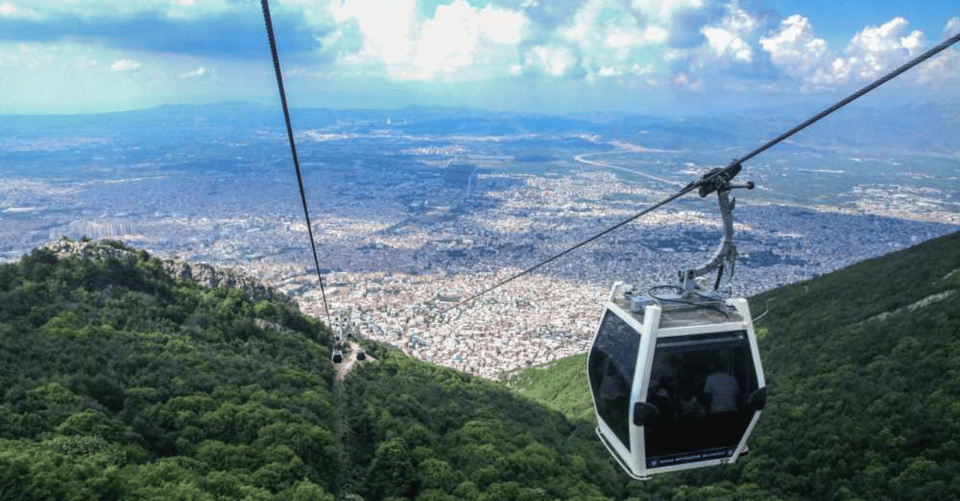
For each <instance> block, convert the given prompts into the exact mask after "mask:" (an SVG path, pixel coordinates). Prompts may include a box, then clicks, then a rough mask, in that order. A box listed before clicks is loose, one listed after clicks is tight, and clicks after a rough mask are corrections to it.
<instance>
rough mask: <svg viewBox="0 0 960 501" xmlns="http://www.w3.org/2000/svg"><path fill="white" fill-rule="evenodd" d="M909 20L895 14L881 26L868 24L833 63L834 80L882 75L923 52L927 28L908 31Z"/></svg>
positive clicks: (862, 78) (865, 78) (841, 81)
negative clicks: (924, 34)
mask: <svg viewBox="0 0 960 501" xmlns="http://www.w3.org/2000/svg"><path fill="white" fill-rule="evenodd" d="M908 24H909V23H908V22H907V20H906V19H904V18H902V17H895V18H893V19H892V20H890V21H888V22H887V23H885V24H882V25H880V26H877V27H874V26H867V27H866V28H864V29H863V30H861V31H860V32H859V33H857V34H856V36H854V37H853V40H851V41H850V44H848V45H847V47H846V49H844V55H845V56H846V57H840V58H837V59H835V60H834V61H833V63H832V65H831V70H832V74H831V75H829V77H832V79H833V81H834V82H836V83H844V82H847V81H850V80H869V79H873V78H877V77H879V76H881V75H882V74H883V73H884V72H886V71H889V70H891V69H893V68H895V67H896V66H898V65H900V64H901V63H904V62H906V61H907V60H908V59H909V58H911V57H913V56H915V55H917V54H919V53H920V50H921V48H922V47H923V46H925V45H926V40H925V38H924V36H923V32H921V31H920V30H914V31H912V32H909V33H908V32H907V26H908Z"/></svg>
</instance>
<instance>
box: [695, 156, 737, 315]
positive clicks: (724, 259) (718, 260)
mask: <svg viewBox="0 0 960 501" xmlns="http://www.w3.org/2000/svg"><path fill="white" fill-rule="evenodd" d="M741 169H743V166H742V165H741V164H740V161H739V160H734V161H733V162H731V163H730V165H728V166H726V167H723V168H719V167H718V168H716V169H713V170H711V171H709V172H707V173H706V174H704V175H703V176H702V177H701V178H700V179H699V180H697V181H695V182H693V183H691V185H690V188H691V190H692V189H693V188H697V189H698V192H699V194H700V197H702V198H705V197H707V196H708V195H709V194H711V193H713V192H716V193H717V199H718V201H719V203H720V217H721V219H722V221H723V237H722V238H721V240H720V245H719V246H718V247H717V250H716V251H714V253H713V256H712V257H711V258H710V259H709V260H707V262H705V263H704V264H702V265H700V266H699V267H698V268H687V269H684V270H680V271H679V272H678V276H679V279H680V294H681V296H683V297H688V298H689V297H691V296H695V295H703V294H705V293H708V291H707V290H706V289H705V288H704V287H703V286H702V285H700V284H698V283H697V279H698V278H700V277H703V276H706V275H707V274H709V273H712V272H714V271H716V272H717V279H716V283H715V284H714V287H713V289H714V290H717V289H719V288H720V281H721V278H723V272H724V268H729V273H728V274H727V279H728V280H730V279H732V278H733V271H734V267H735V265H736V261H737V247H736V245H735V244H734V243H733V209H734V207H736V204H737V201H736V199H735V198H730V191H731V190H734V189H738V188H746V189H748V190H752V189H753V188H754V184H753V181H748V182H747V184H744V185H734V184H732V183H731V181H733V178H734V177H736V175H737V174H739V173H740V170H741Z"/></svg>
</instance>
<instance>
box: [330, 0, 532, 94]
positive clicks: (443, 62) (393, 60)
mask: <svg viewBox="0 0 960 501" xmlns="http://www.w3.org/2000/svg"><path fill="white" fill-rule="evenodd" d="M417 8H418V2H416V1H415V0H400V1H394V0H386V1H384V0H345V1H344V2H343V3H341V4H336V5H334V7H333V10H332V12H333V14H334V19H335V20H337V21H338V22H340V23H345V22H350V21H355V22H356V23H357V25H358V26H359V30H360V32H361V33H362V36H363V39H364V42H363V48H362V49H361V51H360V52H359V53H358V54H357V55H356V56H355V57H349V58H348V59H347V61H349V62H357V63H362V64H367V65H370V64H374V65H377V64H380V65H382V66H383V67H384V68H385V69H386V72H387V75H388V76H389V77H390V78H392V79H396V80H425V81H429V80H449V79H471V78H476V77H478V76H490V75H491V74H493V75H497V74H499V75H505V74H508V73H510V72H511V68H510V66H511V65H512V64H515V63H516V62H517V58H518V55H517V48H516V46H517V44H519V43H520V42H521V41H523V39H524V36H525V30H526V29H527V25H528V20H527V18H526V17H525V16H524V15H523V14H522V13H521V12H519V11H514V10H510V9H504V8H500V7H495V6H493V5H492V4H488V5H486V6H485V7H483V8H476V7H473V6H471V5H470V4H469V3H467V2H466V1H464V0H453V1H452V2H451V3H449V4H441V5H439V6H438V7H437V8H436V10H435V11H434V12H433V13H432V16H430V17H428V18H426V19H422V20H421V19H419V18H418V11H417Z"/></svg>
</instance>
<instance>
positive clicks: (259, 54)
mask: <svg viewBox="0 0 960 501" xmlns="http://www.w3.org/2000/svg"><path fill="white" fill-rule="evenodd" d="M271 10H272V12H273V16H274V23H275V28H276V33H277V37H278V43H279V46H280V50H281V59H282V64H283V68H284V77H285V79H286V83H287V85H288V98H289V99H290V101H291V105H292V106H294V107H306V106H319V107H331V108H398V107H404V106H410V105H441V106H468V107H477V108H486V109H495V110H517V111H538V112H543V113H568V112H584V111H609V110H617V111H629V112H638V113H652V114H657V113H672V112H680V113H685V112H704V111H706V112H709V111H711V110H729V109H737V108H740V107H743V106H766V105H776V104H778V103H795V102H812V103H829V101H830V100H832V99H834V98H836V97H837V96H840V95H843V94H846V93H849V92H851V91H852V90H855V89H856V88H858V87H860V86H862V85H863V84H865V83H867V82H869V81H871V80H872V79H874V78H876V77H877V76H879V75H882V74H883V73H884V72H886V71H888V70H890V69H892V68H894V67H896V66H897V65H899V64H901V63H902V62H904V61H906V60H907V59H909V58H910V57H911V56H914V55H916V54H918V53H920V52H922V51H924V50H925V49H927V48H929V47H931V46H933V45H936V44H937V43H939V42H940V41H941V40H943V39H944V38H946V37H947V36H950V35H953V34H956V33H958V32H960V4H958V3H957V2H956V0H944V1H924V0H913V1H893V0H891V1H886V2H883V1H871V2H864V1H862V0H860V1H852V0H832V1H830V2H819V1H815V2H811V1H809V0H806V1H800V0H769V1H762V0H735V1H727V0H720V1H714V0H576V1H568V0H273V1H272V2H271ZM0 89H2V90H3V91H2V92H0V113H77V112H104V111H116V110H127V109H136V108H147V107H152V106H157V105H161V104H180V103H208V102H221V101H250V102H260V103H266V104H273V103H275V102H276V101H277V97H276V92H277V91H276V88H275V81H274V80H273V74H272V63H271V60H270V55H269V52H268V48H267V43H266V35H265V32H264V29H263V19H262V13H261V10H260V2H259V1H258V0H130V1H122V2H120V1H116V0H0ZM878 94H879V95H878V96H876V97H874V96H871V99H874V100H875V101H874V102H875V103H882V102H884V101H895V100H900V101H903V100H914V101H930V100H940V99H950V100H956V99H960V51H958V49H957V48H952V49H950V50H949V51H948V52H947V53H945V54H943V55H942V56H940V57H938V58H936V59H935V60H931V61H928V62H927V63H926V64H924V65H923V66H922V67H920V68H917V69H915V70H913V71H912V72H910V73H908V74H906V75H904V76H903V77H901V78H900V79H898V80H897V81H896V82H894V84H893V85H892V86H891V87H890V88H889V89H886V88H885V89H882V91H879V92H878Z"/></svg>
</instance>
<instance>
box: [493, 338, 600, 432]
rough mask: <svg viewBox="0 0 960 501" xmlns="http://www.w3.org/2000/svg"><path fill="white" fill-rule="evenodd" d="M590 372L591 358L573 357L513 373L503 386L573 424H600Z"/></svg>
mask: <svg viewBox="0 0 960 501" xmlns="http://www.w3.org/2000/svg"><path fill="white" fill-rule="evenodd" d="M586 369H587V355H586V354H582V355H573V356H570V357H566V358H562V359H559V360H554V361H552V362H547V363H545V364H540V365H536V366H533V367H527V368H524V369H521V370H519V371H516V372H511V373H510V374H507V375H506V377H505V378H504V379H503V384H505V385H506V386H507V387H508V388H510V389H512V390H514V391H516V392H517V393H521V394H522V395H523V396H525V397H527V398H531V399H533V400H536V401H537V402H540V403H542V404H543V405H546V406H547V407H549V408H551V409H553V410H555V411H559V412H562V413H563V414H565V415H566V416H567V417H568V418H570V419H571V420H574V421H591V420H594V421H593V422H594V423H596V421H595V416H594V411H593V403H592V402H591V401H590V388H589V387H588V386H587V384H586V381H587V371H586Z"/></svg>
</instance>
